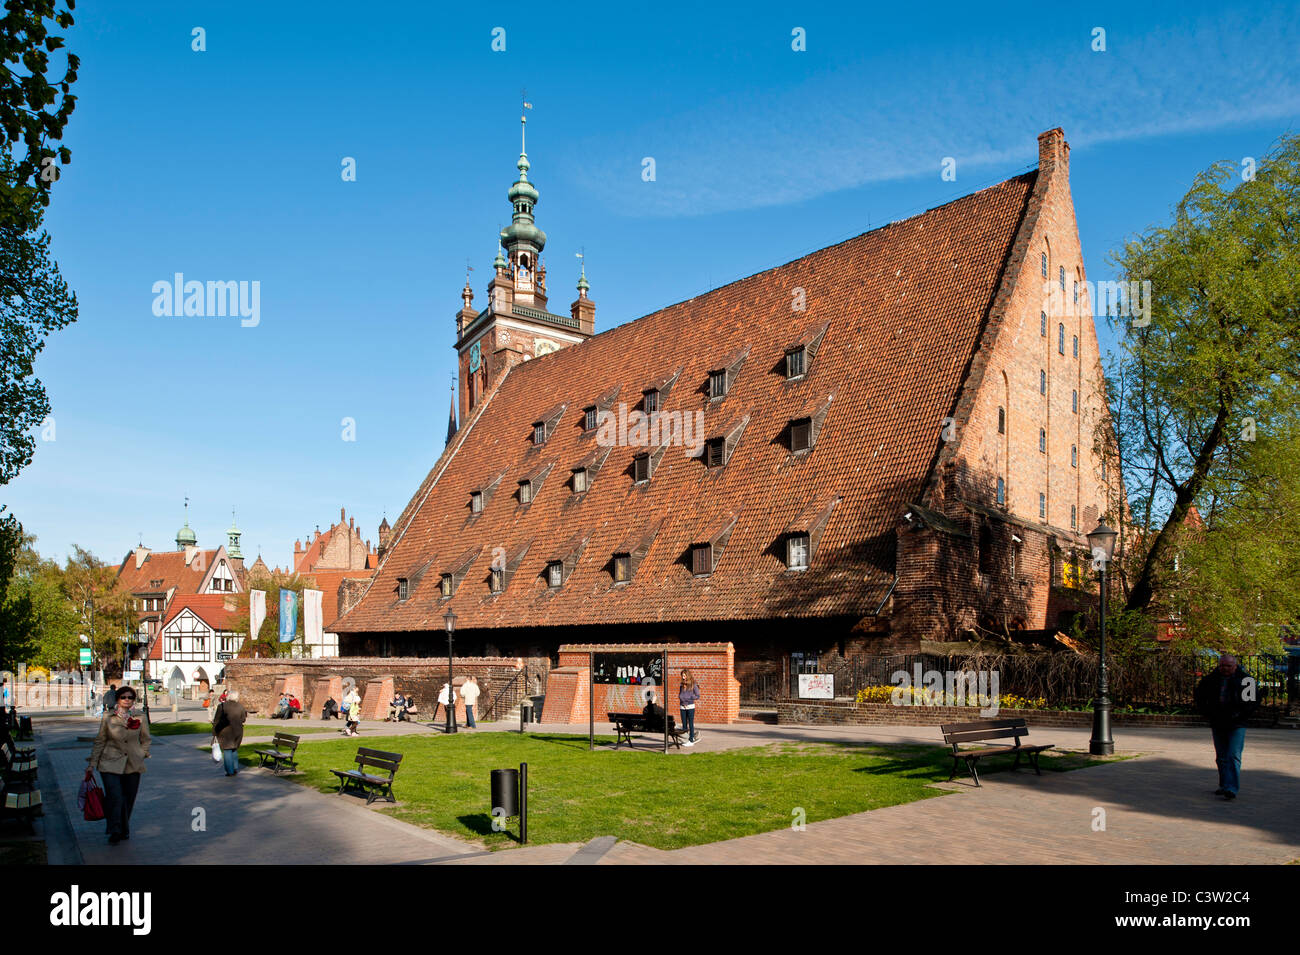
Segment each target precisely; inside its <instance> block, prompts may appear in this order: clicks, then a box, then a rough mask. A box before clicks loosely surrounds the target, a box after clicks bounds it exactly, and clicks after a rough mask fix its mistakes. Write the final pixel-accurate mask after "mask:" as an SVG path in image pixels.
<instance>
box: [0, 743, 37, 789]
mask: <svg viewBox="0 0 1300 955" xmlns="http://www.w3.org/2000/svg"><path fill="white" fill-rule="evenodd" d="M0 779H2V780H3V781H5V782H7V783H13V782H30V783H35V782H36V753H35V752H34V751H32V750H26V749H24V750H20V749H18V748H17V747H16V746H14V741H13V740H12V739H6V740H5V741H4V742H3V743H0Z"/></svg>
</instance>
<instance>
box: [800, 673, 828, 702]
mask: <svg viewBox="0 0 1300 955" xmlns="http://www.w3.org/2000/svg"><path fill="white" fill-rule="evenodd" d="M799 699H801V700H833V699H835V674H834V673H800V674H799Z"/></svg>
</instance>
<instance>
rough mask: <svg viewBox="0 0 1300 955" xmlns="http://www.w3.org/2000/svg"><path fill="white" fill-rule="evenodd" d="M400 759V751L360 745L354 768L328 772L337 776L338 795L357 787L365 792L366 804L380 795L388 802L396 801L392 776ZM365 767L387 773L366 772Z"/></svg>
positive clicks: (395, 773)
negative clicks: (395, 751) (387, 750)
mask: <svg viewBox="0 0 1300 955" xmlns="http://www.w3.org/2000/svg"><path fill="white" fill-rule="evenodd" d="M401 761H402V754H401V753H385V752H384V751H383V750H379V749H365V748H364V747H362V748H361V749H358V750H357V768H356V769H331V770H330V772H331V773H333V774H334V775H335V776H337V777H338V778H339V795H342V794H343V793H345V792H347V791H348V790H349V789H358V790H360V791H362V792H364V793H366V805H367V806H369V805H370V804H371V803H372V802H374V801H375V800H376V799H378V798H379V797H380V796H386V797H387V799H388V801H389V802H397V799H396V797H394V796H393V777H394V776H396V775H397V767H398V764H399V763H401ZM367 767H373V768H375V769H377V770H380V771H381V772H384V771H386V772H387V773H388V775H387V776H382V775H379V774H377V773H369V772H366V768H367Z"/></svg>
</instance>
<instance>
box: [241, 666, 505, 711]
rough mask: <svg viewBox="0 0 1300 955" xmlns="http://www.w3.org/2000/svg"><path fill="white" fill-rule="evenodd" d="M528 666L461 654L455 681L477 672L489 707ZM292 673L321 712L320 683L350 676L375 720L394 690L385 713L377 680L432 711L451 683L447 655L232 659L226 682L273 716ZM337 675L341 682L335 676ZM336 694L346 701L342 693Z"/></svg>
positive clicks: (249, 703)
mask: <svg viewBox="0 0 1300 955" xmlns="http://www.w3.org/2000/svg"><path fill="white" fill-rule="evenodd" d="M522 667H523V660H522V659H520V658H515V657H464V658H461V657H457V658H456V659H455V661H454V667H453V669H454V673H455V683H456V685H457V686H458V687H459V686H460V684H461V683H462V682H463V680H464V677H466V676H469V675H470V674H473V675H474V676H475V677H477V678H478V682H479V686H480V687H481V688H482V691H483V692H482V695H481V696H480V697H479V708H480V710H481V709H482V708H483V707H486V706H487V705H488V703H490V702H491V701H492V698H493V697H494V696H495V695H496V693H497V692H498V691H499V690H500V689H502V688H503V687H504V686H505V685H506V684H507V683H509V682H510V680H511V679H512V678H513V677H514V675H515V674H516V673H517V672H519V670H520V669H521V668H522ZM286 678H294V679H296V680H297V683H296V684H295V685H296V692H297V694H298V699H299V700H302V701H303V704H304V706H309V707H310V709H309V710H308V712H309V714H310V715H311V716H313V717H316V716H320V708H321V706H322V705H323V704H324V702H325V699H326V697H324V696H321V697H320V698H319V700H318V699H317V697H318V696H319V690H317V689H316V688H317V687H318V686H319V685H320V681H324V680H329V681H331V685H332V686H336V687H337V689H338V690H339V691H340V692H342V687H343V682H344V681H345V680H347V679H348V678H351V680H352V681H353V682H354V683H355V684H356V687H357V692H358V693H361V694H362V696H363V702H362V706H363V709H362V712H363V713H364V714H365V718H366V719H373V718H375V717H372V716H371V715H370V714H371V713H372V712H378V713H379V715H378V717H377V718H378V719H383V718H384V717H385V716H387V715H388V709H387V705H388V703H389V701H390V700H392V691H389V693H388V697H387V698H386V699H385V700H383V709H382V712H380V711H379V706H378V704H377V703H375V704H373V705H372V703H371V701H370V700H368V699H365V695H366V687H367V684H368V683H369V682H370V681H371V680H382V679H386V678H387V679H391V680H392V681H393V682H392V687H393V689H394V690H401V691H402V692H403V693H405V694H407V695H411V696H414V697H415V699H416V703H417V704H418V705H419V708H420V710H421V712H422V713H423V714H425V715H432V713H433V708H434V703H435V702H436V700H437V697H438V691H439V690H440V689H442V685H443V684H444V683H446V682H447V658H446V657H443V658H441V659H439V658H438V657H330V658H326V659H320V660H294V659H288V658H277V659H269V660H268V659H258V660H231V661H229V662H228V663H227V664H226V684H227V686H229V687H230V688H231V689H237V690H239V692H240V695H241V702H243V704H244V705H245V706H246V707H248V710H249V712H251V713H258V714H263V715H268V716H269V715H270V714H271V713H272V712H274V707H275V702H276V700H278V699H279V693H278V692H276V691H277V688H279V687H283V685H284V683H283V681H284V680H285V679H286ZM334 680H337V681H338V683H337V684H333V681H334ZM304 687H311V688H312V689H313V693H312V698H311V699H310V700H307V699H306V698H305V697H304V695H303V690H304ZM334 699H336V700H339V701H341V700H342V696H335V697H334ZM463 709H464V707H463V706H462V705H459V704H458V705H457V712H458V718H463V715H464V714H463V712H462V711H463Z"/></svg>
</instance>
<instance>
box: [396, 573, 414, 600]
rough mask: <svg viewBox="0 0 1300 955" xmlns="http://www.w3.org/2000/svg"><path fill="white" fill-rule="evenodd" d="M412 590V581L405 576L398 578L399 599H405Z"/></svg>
mask: <svg viewBox="0 0 1300 955" xmlns="http://www.w3.org/2000/svg"><path fill="white" fill-rule="evenodd" d="M410 592H411V582H410V581H409V580H407V579H406V578H405V577H398V578H397V599H398V600H405V599H406V598H407V597H408V596H409V595H410Z"/></svg>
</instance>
